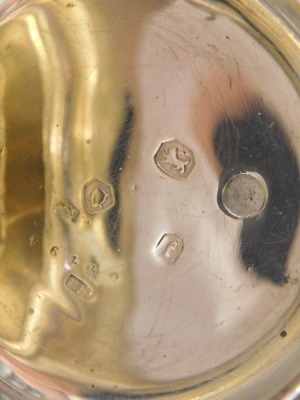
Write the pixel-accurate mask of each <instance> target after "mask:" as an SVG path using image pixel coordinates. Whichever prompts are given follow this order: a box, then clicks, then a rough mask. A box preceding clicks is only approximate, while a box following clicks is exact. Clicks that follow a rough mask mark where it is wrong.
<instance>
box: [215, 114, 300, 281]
mask: <svg viewBox="0 0 300 400" xmlns="http://www.w3.org/2000/svg"><path fill="white" fill-rule="evenodd" d="M214 149H215V153H216V156H217V158H218V160H219V162H220V164H221V165H222V167H223V171H222V173H221V178H220V187H219V195H218V197H219V196H220V191H221V190H222V186H223V183H224V182H225V181H226V180H228V179H229V178H230V177H231V176H233V175H235V174H237V173H240V172H247V171H254V172H258V173H259V174H261V175H262V177H263V178H264V180H265V181H266V184H267V186H268V192H269V200H268V204H267V206H266V208H265V210H264V211H263V212H262V213H261V214H260V215H259V216H256V217H254V218H250V219H246V220H244V221H243V228H242V231H241V237H240V246H241V247H240V253H241V258H242V260H243V262H244V264H245V266H246V267H247V268H253V269H254V270H255V271H256V272H257V273H258V275H259V276H261V277H264V278H267V279H269V280H271V281H272V282H274V283H276V284H282V283H284V282H286V281H287V273H286V263H287V258H288V255H289V250H290V248H291V245H292V242H293V238H294V235H295V231H296V228H297V225H298V217H299V195H300V185H299V171H298V163H297V159H296V156H295V153H294V151H293V149H292V148H291V144H290V143H289V142H288V140H287V136H286V135H285V134H284V131H283V128H282V127H281V126H280V124H279V123H278V121H277V120H276V119H275V118H274V117H273V116H272V115H271V114H269V113H268V112H266V111H265V110H263V109H259V108H258V107H257V108H254V109H253V110H252V111H251V112H250V113H249V114H248V115H247V117H246V118H245V119H241V120H236V121H232V120H230V119H226V120H225V121H222V122H221V123H220V124H219V126H218V128H217V130H216V133H215V136H214Z"/></svg>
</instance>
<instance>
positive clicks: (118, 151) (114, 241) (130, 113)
mask: <svg viewBox="0 0 300 400" xmlns="http://www.w3.org/2000/svg"><path fill="white" fill-rule="evenodd" d="M125 108H126V113H125V115H126V118H125V121H124V124H123V127H122V130H121V133H120V135H119V137H118V140H117V143H116V146H115V151H114V153H113V155H112V160H111V164H110V168H109V177H110V182H111V184H112V185H113V188H114V192H115V205H114V207H113V208H112V209H111V210H110V211H109V213H108V217H107V223H106V226H107V232H108V237H109V238H110V243H111V246H112V248H113V249H115V250H118V249H119V235H120V224H121V207H120V178H121V173H122V171H123V168H124V165H125V163H126V160H127V156H128V147H129V142H130V138H131V135H132V130H133V124H134V118H135V109H134V105H133V101H132V96H131V94H130V93H127V94H126V96H125Z"/></svg>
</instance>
